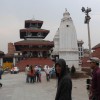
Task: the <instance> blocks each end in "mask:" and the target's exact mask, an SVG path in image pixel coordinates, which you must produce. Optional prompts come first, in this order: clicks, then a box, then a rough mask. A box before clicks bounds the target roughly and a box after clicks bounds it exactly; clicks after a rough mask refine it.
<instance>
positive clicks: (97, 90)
mask: <svg viewBox="0 0 100 100" xmlns="http://www.w3.org/2000/svg"><path fill="white" fill-rule="evenodd" d="M99 62H100V59H99V58H96V57H92V58H91V59H90V64H91V66H90V67H91V69H92V70H93V71H92V81H91V88H90V100H100V68H99Z"/></svg>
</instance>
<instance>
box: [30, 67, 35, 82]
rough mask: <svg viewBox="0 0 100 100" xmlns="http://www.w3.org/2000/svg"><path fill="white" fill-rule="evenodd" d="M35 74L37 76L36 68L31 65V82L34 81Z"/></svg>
mask: <svg viewBox="0 0 100 100" xmlns="http://www.w3.org/2000/svg"><path fill="white" fill-rule="evenodd" d="M34 76H35V70H34V67H33V66H32V65H31V66H30V70H29V77H30V83H34V82H35V81H34Z"/></svg>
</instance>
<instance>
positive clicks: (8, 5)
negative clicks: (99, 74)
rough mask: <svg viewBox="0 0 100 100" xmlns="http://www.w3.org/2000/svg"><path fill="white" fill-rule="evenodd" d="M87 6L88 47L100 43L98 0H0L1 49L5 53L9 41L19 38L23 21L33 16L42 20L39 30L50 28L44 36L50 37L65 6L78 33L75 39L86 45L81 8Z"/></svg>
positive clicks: (52, 35)
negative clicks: (88, 25) (89, 41)
mask: <svg viewBox="0 0 100 100" xmlns="http://www.w3.org/2000/svg"><path fill="white" fill-rule="evenodd" d="M83 6H84V7H85V8H87V7H90V8H91V9H92V11H91V12H90V16H91V20H90V34H91V46H92V47H93V46H95V45H96V44H98V43H100V0H0V51H4V52H5V53H7V49H8V43H9V42H12V43H14V42H17V41H20V40H21V39H20V37H19V30H20V29H23V28H24V21H25V20H30V19H32V18H33V17H34V18H35V19H36V20H43V21H44V24H43V26H42V29H47V30H50V33H49V35H48V36H47V38H46V39H48V40H53V37H54V35H55V33H56V31H57V29H58V27H59V25H60V22H61V19H62V17H63V13H64V12H65V8H67V10H68V11H69V13H70V15H71V17H72V19H73V22H74V25H75V28H76V32H77V39H78V40H83V41H84V45H83V46H84V48H88V33H87V25H86V24H84V17H85V14H84V13H82V11H81V8H82V7H83Z"/></svg>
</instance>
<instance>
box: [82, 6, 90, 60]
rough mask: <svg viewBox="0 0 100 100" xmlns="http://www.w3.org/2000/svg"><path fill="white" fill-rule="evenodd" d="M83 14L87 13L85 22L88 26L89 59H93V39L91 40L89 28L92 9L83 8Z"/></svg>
mask: <svg viewBox="0 0 100 100" xmlns="http://www.w3.org/2000/svg"><path fill="white" fill-rule="evenodd" d="M81 10H82V12H84V13H85V15H86V16H85V20H84V23H85V24H87V28H88V45H89V58H91V39H90V27H89V22H90V19H91V17H90V16H89V12H91V8H88V7H87V9H85V8H84V7H82V9H81Z"/></svg>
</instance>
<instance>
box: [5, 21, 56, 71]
mask: <svg viewBox="0 0 100 100" xmlns="http://www.w3.org/2000/svg"><path fill="white" fill-rule="evenodd" d="M42 24H43V21H40V20H26V21H25V28H24V29H20V39H24V40H22V41H18V42H15V43H14V44H12V43H9V44H8V55H10V56H11V58H12V60H13V61H12V65H13V66H17V67H19V69H20V71H23V70H24V69H25V67H26V65H33V66H34V65H41V66H42V67H44V65H49V66H50V67H52V66H53V64H54V62H53V61H52V59H51V53H52V50H53V47H54V43H53V41H47V40H44V39H45V37H46V36H47V35H48V34H49V32H50V31H49V30H46V29H41V27H42ZM4 58H5V57H4ZM6 59H8V58H6Z"/></svg>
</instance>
